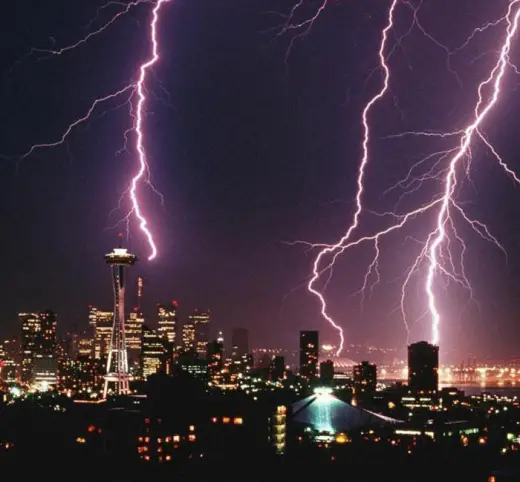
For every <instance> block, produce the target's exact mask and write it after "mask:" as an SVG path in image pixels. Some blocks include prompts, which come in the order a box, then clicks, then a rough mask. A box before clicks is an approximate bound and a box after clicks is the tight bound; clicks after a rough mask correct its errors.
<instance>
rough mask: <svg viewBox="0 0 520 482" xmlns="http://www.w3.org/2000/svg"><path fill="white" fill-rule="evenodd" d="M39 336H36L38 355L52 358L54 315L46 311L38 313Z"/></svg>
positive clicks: (55, 319) (54, 345) (56, 321)
mask: <svg viewBox="0 0 520 482" xmlns="http://www.w3.org/2000/svg"><path fill="white" fill-rule="evenodd" d="M39 316H40V326H41V329H40V334H39V336H38V339H39V342H38V354H40V355H46V356H54V353H55V351H56V325H57V323H58V320H57V317H56V313H54V312H53V311H51V310H46V311H43V312H42V313H40V315H39Z"/></svg>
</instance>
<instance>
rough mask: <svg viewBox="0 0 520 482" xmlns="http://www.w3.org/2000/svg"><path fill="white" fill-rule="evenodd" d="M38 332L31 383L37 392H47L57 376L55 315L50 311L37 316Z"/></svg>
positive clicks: (54, 383)
mask: <svg viewBox="0 0 520 482" xmlns="http://www.w3.org/2000/svg"><path fill="white" fill-rule="evenodd" d="M38 317H39V320H40V330H39V332H38V334H37V336H36V349H35V352H34V359H33V368H32V376H31V379H32V382H33V384H34V385H35V387H36V388H37V389H39V390H47V388H48V387H49V386H51V385H53V386H55V385H56V381H57V376H58V366H57V363H56V357H55V355H56V325H57V317H56V314H55V313H54V312H52V311H50V310H46V311H43V312H42V313H40V314H39V315H38Z"/></svg>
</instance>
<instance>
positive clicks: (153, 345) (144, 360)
mask: <svg viewBox="0 0 520 482" xmlns="http://www.w3.org/2000/svg"><path fill="white" fill-rule="evenodd" d="M165 354H166V349H165V346H164V339H162V338H161V337H160V336H159V335H158V333H157V332H155V331H154V330H152V329H150V328H148V327H147V326H146V325H144V326H143V341H142V350H141V372H142V374H143V378H145V379H146V378H148V377H149V376H150V375H154V374H155V373H157V372H158V371H161V370H162V369H163V367H164V362H165Z"/></svg>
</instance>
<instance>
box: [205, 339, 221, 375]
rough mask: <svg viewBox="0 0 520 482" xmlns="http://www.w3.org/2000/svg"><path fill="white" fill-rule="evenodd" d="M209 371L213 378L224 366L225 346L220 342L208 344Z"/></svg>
mask: <svg viewBox="0 0 520 482" xmlns="http://www.w3.org/2000/svg"><path fill="white" fill-rule="evenodd" d="M207 360H208V369H209V372H210V375H211V376H214V375H215V374H216V373H218V372H220V371H221V370H222V368H223V366H224V345H223V343H221V342H220V341H218V340H215V341H211V342H209V343H208V357H207Z"/></svg>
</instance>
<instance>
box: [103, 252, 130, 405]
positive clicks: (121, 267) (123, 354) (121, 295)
mask: <svg viewBox="0 0 520 482" xmlns="http://www.w3.org/2000/svg"><path fill="white" fill-rule="evenodd" d="M105 261H106V263H107V264H108V265H109V266H110V268H111V271H112V285H113V290H114V322H113V325H112V337H111V339H110V348H109V351H108V362H107V374H106V377H105V387H104V389H103V398H106V397H107V393H108V386H109V383H115V393H116V394H118V395H122V394H126V393H128V392H129V391H130V384H129V382H130V375H129V372H128V354H127V348H126V336H125V270H126V268H128V267H130V266H133V265H134V264H135V262H136V261H137V257H136V256H135V255H133V254H130V253H129V252H128V250H126V249H124V248H122V247H121V245H120V246H119V248H115V249H114V250H113V251H112V252H111V253H108V254H106V255H105Z"/></svg>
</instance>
